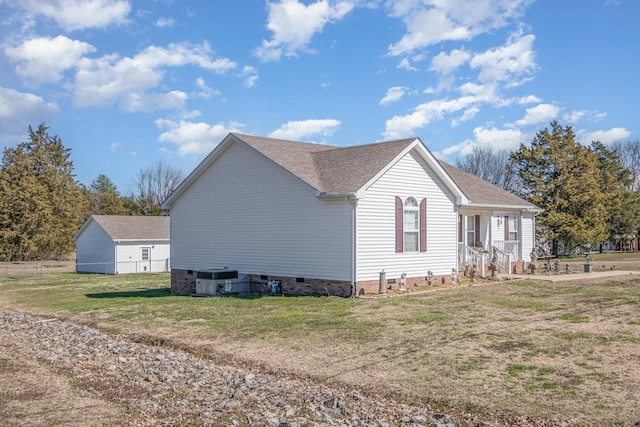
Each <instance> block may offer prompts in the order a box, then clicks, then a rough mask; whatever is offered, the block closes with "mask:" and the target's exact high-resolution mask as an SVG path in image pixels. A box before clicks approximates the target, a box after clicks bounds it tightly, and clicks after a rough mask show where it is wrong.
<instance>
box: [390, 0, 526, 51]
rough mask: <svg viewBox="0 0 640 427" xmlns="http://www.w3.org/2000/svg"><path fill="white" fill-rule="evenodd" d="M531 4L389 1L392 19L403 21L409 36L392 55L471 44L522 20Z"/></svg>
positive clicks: (486, 0)
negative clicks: (459, 42)
mask: <svg viewBox="0 0 640 427" xmlns="http://www.w3.org/2000/svg"><path fill="white" fill-rule="evenodd" d="M530 3H531V0H512V1H505V0H474V1H469V0H449V1H442V0H421V1H419V0H389V1H387V3H386V4H387V8H388V10H389V14H390V15H391V16H393V17H397V18H400V19H402V21H403V22H404V24H405V27H406V30H407V32H406V34H405V35H404V36H403V37H402V39H401V40H400V41H398V42H397V43H395V44H392V45H390V46H389V54H391V55H393V56H397V55H404V54H407V53H410V52H413V51H415V50H418V49H423V48H425V47H428V46H431V45H434V44H436V43H439V42H443V41H450V40H470V39H472V38H473V37H475V36H476V35H478V34H482V33H484V32H487V31H491V30H493V29H497V28H501V27H503V26H505V25H507V24H508V23H509V22H510V21H513V20H515V19H517V18H519V17H520V16H522V14H523V12H524V10H525V9H526V7H527V6H528V5H529V4H530Z"/></svg>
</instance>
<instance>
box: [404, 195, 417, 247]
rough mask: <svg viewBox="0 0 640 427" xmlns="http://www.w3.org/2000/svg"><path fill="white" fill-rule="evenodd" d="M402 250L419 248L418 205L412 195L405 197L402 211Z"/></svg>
mask: <svg viewBox="0 0 640 427" xmlns="http://www.w3.org/2000/svg"><path fill="white" fill-rule="evenodd" d="M402 230H403V236H402V237H403V239H402V240H403V248H404V252H418V251H419V250H420V206H419V205H418V201H417V200H416V199H415V198H414V197H411V196H409V197H407V198H406V199H405V201H404V204H403V212H402Z"/></svg>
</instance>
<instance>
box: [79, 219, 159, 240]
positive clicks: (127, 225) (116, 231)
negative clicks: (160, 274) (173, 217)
mask: <svg viewBox="0 0 640 427" xmlns="http://www.w3.org/2000/svg"><path fill="white" fill-rule="evenodd" d="M91 221H95V222H96V223H97V224H98V225H100V227H102V229H104V231H105V232H106V233H107V234H108V235H109V237H111V239H113V240H114V241H119V240H120V241H121V240H169V217H168V216H131V215H92V216H91V217H90V218H89V219H88V220H87V222H86V223H85V225H83V226H82V228H81V229H80V231H78V233H77V234H76V236H75V237H74V239H76V238H77V237H78V236H79V235H80V233H81V232H82V231H83V230H84V229H85V228H86V226H87V225H88V224H89V223H90V222H91Z"/></svg>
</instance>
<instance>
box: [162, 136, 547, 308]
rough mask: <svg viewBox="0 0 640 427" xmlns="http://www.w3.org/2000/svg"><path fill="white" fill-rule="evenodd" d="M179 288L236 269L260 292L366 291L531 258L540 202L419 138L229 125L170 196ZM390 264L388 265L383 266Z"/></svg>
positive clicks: (175, 289)
mask: <svg viewBox="0 0 640 427" xmlns="http://www.w3.org/2000/svg"><path fill="white" fill-rule="evenodd" d="M162 207H163V208H164V209H170V210H171V216H170V218H171V219H170V222H171V263H172V270H171V290H172V293H174V294H192V293H194V292H195V289H196V279H197V276H198V272H199V271H207V270H219V269H225V268H227V269H234V270H237V271H238V272H239V273H240V274H241V275H242V276H243V277H246V278H247V280H248V282H249V289H250V290H251V291H255V292H269V291H270V290H272V289H273V286H277V287H278V289H279V290H281V291H282V292H284V293H286V294H297V295H339V296H345V297H349V296H356V295H362V294H368V293H374V292H377V291H378V289H379V285H380V282H381V280H382V278H383V277H384V280H385V281H387V282H388V283H389V284H391V285H392V286H394V284H395V286H399V285H400V284H401V283H402V284H406V285H407V286H413V285H414V284H416V285H423V284H425V283H426V282H428V281H429V280H441V279H445V280H450V277H451V274H452V271H453V272H456V271H458V270H459V269H460V270H461V269H462V268H464V266H465V265H467V264H477V265H478V268H485V267H486V265H488V262H490V259H491V257H492V256H493V252H494V251H493V248H494V247H495V248H496V253H497V254H498V255H499V258H500V265H501V269H502V271H503V273H504V272H509V273H510V272H512V269H514V268H519V269H522V267H523V266H524V263H525V262H526V261H528V260H529V253H530V251H531V249H532V248H533V246H534V236H535V216H536V214H537V213H539V212H540V210H539V209H538V208H536V207H535V206H534V205H532V204H530V203H528V202H526V201H525V200H522V199H520V198H518V197H516V196H515V195H513V194H511V193H508V192H507V191H504V190H502V189H499V188H497V187H495V186H493V185H491V184H489V183H487V182H486V181H483V180H481V179H479V178H477V177H475V176H472V175H469V174H466V173H464V172H462V171H460V170H458V169H456V168H454V167H452V166H450V165H447V164H446V163H443V162H440V161H438V160H437V159H436V158H435V157H434V156H433V155H432V153H431V152H430V151H429V150H428V149H427V148H426V146H425V145H424V144H423V143H422V141H420V139H418V138H409V139H402V140H397V141H389V142H380V143H374V144H369V145H360V146H352V147H335V146H329V145H323V144H313V143H303V142H295V141H285V140H278V139H272V138H262V137H257V136H251V135H242V134H238V133H231V134H229V135H228V136H227V137H226V138H224V140H223V141H222V142H220V144H219V145H218V146H217V147H216V148H215V149H214V150H213V151H212V152H211V153H210V154H209V155H208V156H207V157H206V158H205V159H204V160H203V161H202V162H201V163H200V164H199V165H198V166H197V167H196V168H195V169H194V170H193V172H192V173H191V174H190V175H189V176H188V177H187V178H186V179H185V180H184V181H183V182H182V183H181V184H180V186H179V187H178V188H177V189H176V190H175V191H174V192H173V193H172V194H171V195H170V196H169V197H168V198H167V199H166V200H165V201H164V202H163V204H162ZM382 273H384V276H383V274H382Z"/></svg>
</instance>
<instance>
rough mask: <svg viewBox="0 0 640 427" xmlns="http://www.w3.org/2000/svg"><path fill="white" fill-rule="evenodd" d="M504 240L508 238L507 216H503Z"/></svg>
mask: <svg viewBox="0 0 640 427" xmlns="http://www.w3.org/2000/svg"><path fill="white" fill-rule="evenodd" d="M504 240H509V217H508V216H505V217H504Z"/></svg>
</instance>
